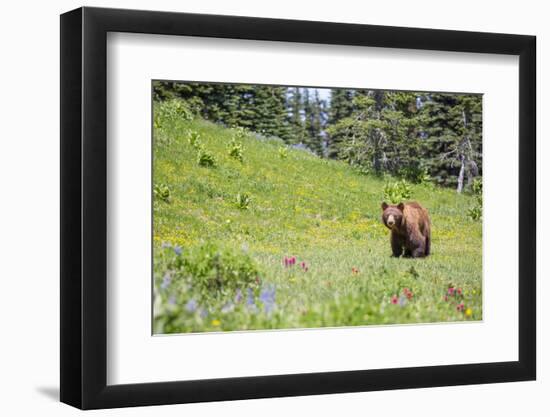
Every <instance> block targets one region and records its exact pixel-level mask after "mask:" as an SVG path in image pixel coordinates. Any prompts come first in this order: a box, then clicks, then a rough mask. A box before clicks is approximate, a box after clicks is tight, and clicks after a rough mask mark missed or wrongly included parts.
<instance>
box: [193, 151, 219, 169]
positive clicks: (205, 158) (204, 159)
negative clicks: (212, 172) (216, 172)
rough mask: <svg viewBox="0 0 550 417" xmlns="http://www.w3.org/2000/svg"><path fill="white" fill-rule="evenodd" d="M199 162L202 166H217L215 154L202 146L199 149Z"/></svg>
mask: <svg viewBox="0 0 550 417" xmlns="http://www.w3.org/2000/svg"><path fill="white" fill-rule="evenodd" d="M197 164H199V165H200V166H201V167H215V166H216V158H214V155H213V154H212V153H211V152H209V151H207V150H206V149H204V148H203V147H202V146H201V147H199V149H198V151H197Z"/></svg>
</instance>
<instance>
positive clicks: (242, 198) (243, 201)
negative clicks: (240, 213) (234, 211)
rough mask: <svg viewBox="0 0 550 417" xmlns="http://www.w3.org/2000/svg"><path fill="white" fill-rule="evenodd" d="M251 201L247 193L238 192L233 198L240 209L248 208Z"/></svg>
mask: <svg viewBox="0 0 550 417" xmlns="http://www.w3.org/2000/svg"><path fill="white" fill-rule="evenodd" d="M251 202H252V198H251V197H250V195H248V194H247V193H238V194H237V197H236V198H235V204H236V205H237V207H238V208H240V209H241V210H248V207H249V206H250V203H251Z"/></svg>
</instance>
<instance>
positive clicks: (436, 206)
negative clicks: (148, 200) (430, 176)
mask: <svg viewBox="0 0 550 417" xmlns="http://www.w3.org/2000/svg"><path fill="white" fill-rule="evenodd" d="M162 105H163V104H159V103H157V102H155V103H154V106H155V110H154V129H153V130H154V132H153V133H154V145H153V146H154V152H153V158H154V165H153V184H154V201H153V212H154V218H153V222H154V236H153V238H154V242H153V248H154V254H153V257H154V271H153V279H154V304H153V315H154V329H153V331H154V333H157V334H158V333H186V332H205V331H230V330H254V329H287V328H311V327H336V326H365V325H382V324H398V323H428V322H448V321H463V320H481V318H482V224H481V222H479V221H477V222H476V221H473V220H471V219H469V218H468V216H467V215H466V213H467V211H468V209H469V208H470V207H471V206H472V205H473V204H474V197H473V196H471V195H468V194H457V193H456V192H455V191H454V190H452V189H446V188H442V187H437V186H434V185H432V184H430V183H426V184H419V185H415V184H412V185H411V191H412V195H411V198H410V200H414V201H418V202H419V203H420V204H422V205H423V206H424V207H426V208H427V209H428V211H429V213H430V216H431V221H432V254H431V255H430V256H429V257H427V258H423V259H407V258H393V257H391V256H390V255H391V248H390V242H389V235H390V232H389V230H387V229H386V228H385V227H384V225H383V224H382V223H381V220H380V217H381V208H380V205H381V203H382V201H383V199H384V192H383V189H384V185H385V184H386V183H388V182H395V181H397V179H395V178H391V177H375V176H369V175H365V174H363V173H361V172H359V171H357V170H354V169H353V168H352V167H351V166H350V165H348V164H346V163H344V162H341V161H334V160H327V159H322V158H319V157H318V156H315V155H314V154H312V153H310V152H308V151H305V150H302V149H296V148H292V147H288V146H286V145H284V143H283V142H282V141H281V140H279V139H277V138H265V137H262V136H260V135H256V134H254V133H247V132H241V131H236V130H235V129H229V128H225V127H223V126H221V125H217V124H214V123H211V122H208V121H205V120H203V119H200V118H198V117H196V118H189V117H174V115H172V114H170V113H169V112H162V111H160V109H159V106H162ZM236 137H237V140H235V138H236ZM236 148H238V150H235V149H236Z"/></svg>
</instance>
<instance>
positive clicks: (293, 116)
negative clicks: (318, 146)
mask: <svg viewBox="0 0 550 417" xmlns="http://www.w3.org/2000/svg"><path fill="white" fill-rule="evenodd" d="M287 108H288V113H289V118H290V125H291V129H292V138H291V142H292V143H300V142H302V141H303V140H304V137H305V125H304V118H303V102H302V93H301V92H300V88H298V87H294V88H291V89H290V91H289V94H288V97H287Z"/></svg>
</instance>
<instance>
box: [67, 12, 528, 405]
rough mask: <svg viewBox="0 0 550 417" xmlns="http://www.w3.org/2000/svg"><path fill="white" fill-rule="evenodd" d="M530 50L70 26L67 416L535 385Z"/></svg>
mask: <svg viewBox="0 0 550 417" xmlns="http://www.w3.org/2000/svg"><path fill="white" fill-rule="evenodd" d="M535 102H536V100H535V38H534V37H531V36H524V35H508V34H490V33H474V32H458V31H445V30H430V29H414V28H397V27H384V26H371V25H356V24H341V23H327V22H311V21H292V20H276V19H265V18H252V17H236V16H214V15H197V14H184V13H168V12H149V11H135V10H118V9H100V8H87V7H85V8H80V9H77V10H74V11H71V12H68V13H66V14H64V15H62V16H61V220H62V221H61V401H63V402H65V403H67V404H70V405H73V406H76V407H79V408H83V409H90V408H110V407H123V406H138V405H154V404H172V403H185V402H199V401H217V400H232V399H247V398H262V397H276V396H296V395H312V394H324V393H340V392H353V391H369V390H385V389H399V388H418V387H433V386H445V385H460V384H479V383H493V382H505V381H522V380H531V379H535V375H536V351H535V345H536V343H535V342H536V332H535V329H536V316H535V311H536V309H535V298H536V297H535V288H536V285H535V279H536V274H535V249H536V239H535V236H536V233H535V230H536V212H535V201H536V195H535Z"/></svg>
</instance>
